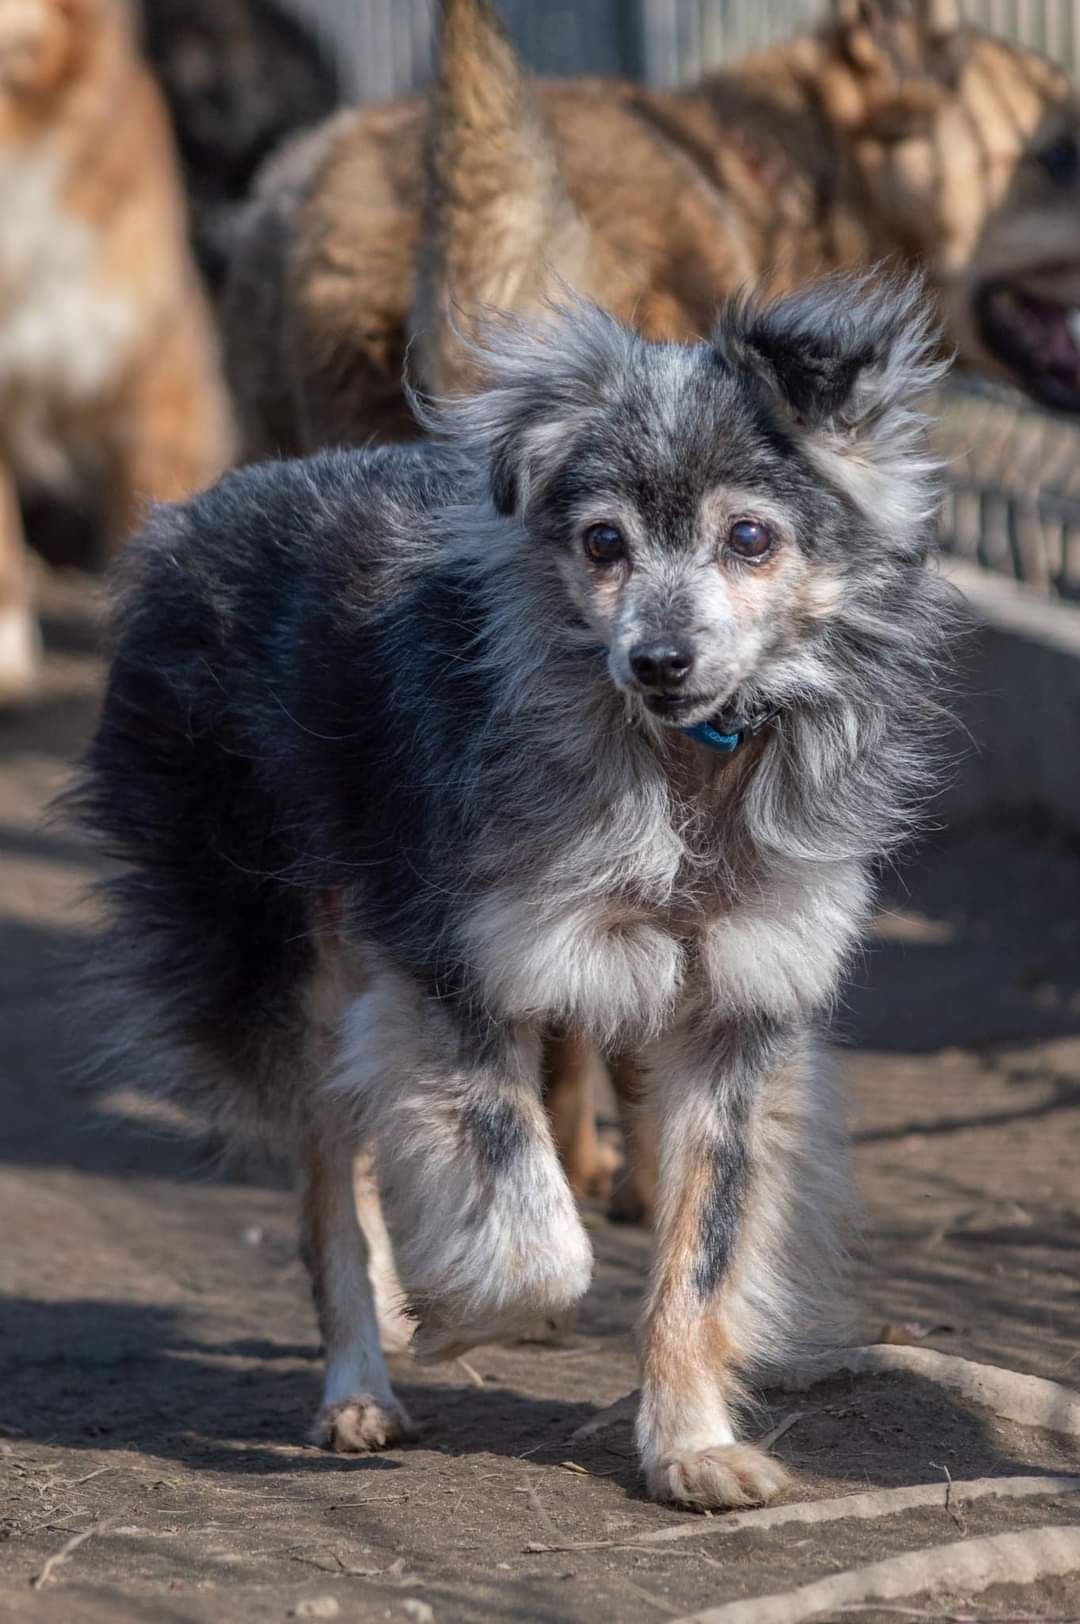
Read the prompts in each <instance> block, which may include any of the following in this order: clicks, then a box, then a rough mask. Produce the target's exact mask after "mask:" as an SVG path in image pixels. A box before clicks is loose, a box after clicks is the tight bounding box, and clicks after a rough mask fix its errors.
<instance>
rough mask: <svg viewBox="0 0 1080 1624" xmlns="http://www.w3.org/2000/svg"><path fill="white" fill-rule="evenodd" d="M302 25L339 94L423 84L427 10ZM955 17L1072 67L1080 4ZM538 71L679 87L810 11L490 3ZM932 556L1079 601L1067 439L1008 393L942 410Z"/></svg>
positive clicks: (1078, 537)
mask: <svg viewBox="0 0 1080 1624" xmlns="http://www.w3.org/2000/svg"><path fill="white" fill-rule="evenodd" d="M280 3H282V4H284V5H287V6H288V7H289V8H290V9H292V10H294V11H296V12H298V13H300V14H302V15H303V16H305V17H306V18H307V19H308V20H309V21H314V22H315V23H316V24H317V26H318V27H319V29H320V31H321V32H322V33H323V35H324V37H325V38H326V40H327V43H328V45H329V46H330V48H331V49H332V51H333V52H334V55H335V57H336V59H337V61H338V62H339V64H340V66H341V71H342V79H343V84H344V86H345V89H346V92H347V94H350V95H352V96H353V97H355V98H357V99H361V100H367V99H375V98H382V97H387V96H392V95H398V94H401V93H402V92H404V91H408V90H411V89H414V88H415V87H416V86H418V85H420V84H422V83H423V82H424V80H425V79H426V78H427V77H428V75H429V73H430V66H431V51H432V42H433V37H434V27H433V12H434V9H435V7H434V0H280ZM963 4H964V10H965V12H966V15H967V16H968V18H969V19H970V20H971V21H972V22H975V23H978V24H980V25H982V26H983V27H986V28H989V29H991V30H993V31H994V32H997V33H1001V34H1005V35H1008V36H1009V37H1011V38H1015V39H1019V40H1021V41H1023V43H1025V44H1028V45H1031V46H1033V47H1034V48H1036V49H1038V50H1041V51H1045V52H1046V53H1047V55H1049V56H1052V57H1054V58H1055V59H1056V60H1058V61H1059V62H1061V63H1062V65H1063V66H1065V67H1066V68H1068V69H1069V70H1070V71H1071V72H1072V73H1073V74H1074V75H1076V76H1080V74H1078V69H1080V0H963ZM499 9H500V11H501V13H502V15H503V17H504V19H505V21H506V23H507V26H508V28H509V29H510V31H511V33H512V35H513V37H514V38H515V40H516V41H517V44H518V46H519V49H520V50H521V51H522V54H523V55H524V57H525V59H526V60H527V61H528V62H529V63H530V64H531V66H532V67H533V69H534V70H535V71H536V72H538V73H547V74H556V75H558V74H572V73H601V74H624V75H627V76H631V77H635V78H642V79H645V80H647V81H648V82H650V83H654V84H676V83H680V82H684V81H687V80H692V79H693V78H695V77H696V76H697V75H699V74H702V73H704V72H707V71H708V69H710V68H713V67H716V66H718V65H720V64H722V63H724V62H727V61H730V60H732V59H733V58H735V57H737V56H739V55H740V54H742V53H744V52H746V51H748V50H751V49H755V48H758V47H760V46H763V45H768V44H770V43H772V42H773V41H776V40H780V39H785V38H788V37H789V36H791V35H792V34H794V33H796V32H798V31H799V30H805V29H806V28H808V27H810V26H812V25H813V23H814V22H815V21H816V20H817V19H818V18H819V16H820V15H821V14H822V12H823V10H824V0H499ZM941 442H942V450H943V454H944V456H945V459H946V464H947V468H948V474H949V483H948V495H947V500H946V503H945V508H944V513H943V520H942V526H943V537H944V540H945V542H946V545H947V546H949V547H950V548H952V549H953V550H954V551H957V552H959V553H962V554H963V555H964V556H965V557H967V558H969V559H971V560H972V561H974V562H978V563H981V564H984V565H986V566H988V567H990V568H993V569H997V570H1003V571H1005V572H1007V573H1009V574H1012V575H1015V576H1016V577H1018V578H1019V579H1022V580H1024V581H1027V582H1029V583H1030V584H1031V585H1033V586H1036V587H1038V588H1040V589H1042V590H1045V591H1049V592H1055V593H1058V594H1060V595H1062V596H1064V597H1066V598H1068V599H1072V600H1074V601H1077V602H1080V428H1077V427H1076V426H1074V424H1073V422H1072V421H1071V420H1070V419H1067V418H1064V417H1055V416H1053V415H1052V414H1050V413H1046V412H1041V411H1039V410H1037V409H1036V408H1035V407H1033V406H1031V405H1030V404H1029V403H1028V402H1027V401H1025V400H1024V399H1023V398H1022V397H1020V396H1019V395H1017V394H1016V393H1015V392H1012V391H1009V390H1005V389H994V388H993V387H991V386H989V385H982V384H979V383H978V382H977V381H975V380H959V381H958V382H957V383H956V385H955V386H953V387H952V388H950V389H949V391H948V392H947V394H946V397H945V399H944V400H943V402H942V429H941Z"/></svg>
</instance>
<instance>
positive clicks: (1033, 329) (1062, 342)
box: [1017, 297, 1080, 377]
mask: <svg viewBox="0 0 1080 1624" xmlns="http://www.w3.org/2000/svg"><path fill="white" fill-rule="evenodd" d="M1017 315H1018V319H1019V321H1020V325H1021V329H1022V331H1023V333H1024V336H1025V338H1026V339H1027V342H1028V344H1029V345H1030V347H1031V352H1032V356H1033V358H1034V360H1035V361H1036V362H1037V363H1038V365H1039V366H1040V367H1042V368H1043V369H1044V370H1045V371H1047V372H1058V373H1066V374H1068V375H1069V376H1071V377H1075V376H1076V375H1077V374H1078V373H1080V306H1075V305H1074V306H1072V307H1071V308H1069V307H1066V306H1065V305H1056V304H1050V303H1049V302H1047V301H1046V300H1043V299H1032V298H1030V297H1024V298H1023V300H1022V301H1020V302H1019V304H1018V309H1017Z"/></svg>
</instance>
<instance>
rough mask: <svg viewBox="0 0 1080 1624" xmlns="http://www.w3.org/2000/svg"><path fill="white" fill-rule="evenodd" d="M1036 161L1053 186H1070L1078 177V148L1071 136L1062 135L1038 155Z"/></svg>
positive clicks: (1079, 158) (1079, 154) (1079, 166)
mask: <svg viewBox="0 0 1080 1624" xmlns="http://www.w3.org/2000/svg"><path fill="white" fill-rule="evenodd" d="M1038 160H1039V162H1040V164H1041V165H1042V167H1043V168H1044V169H1045V170H1046V173H1047V174H1048V175H1049V176H1050V179H1051V180H1052V181H1053V182H1054V184H1055V186H1071V185H1072V184H1073V182H1074V181H1075V180H1076V179H1077V178H1078V177H1080V146H1077V144H1076V139H1075V137H1074V136H1071V135H1063V136H1062V137H1061V139H1060V140H1059V141H1055V142H1054V144H1053V145H1052V146H1049V147H1045V148H1044V149H1043V151H1042V152H1040V153H1039V154H1038Z"/></svg>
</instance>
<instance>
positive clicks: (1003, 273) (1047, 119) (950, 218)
mask: <svg viewBox="0 0 1080 1624" xmlns="http://www.w3.org/2000/svg"><path fill="white" fill-rule="evenodd" d="M836 12H837V26H836V29H835V32H834V33H833V35H832V36H831V40H832V46H831V49H832V51H833V52H834V53H835V58H836V61H837V62H840V63H842V64H843V67H842V71H839V72H836V71H834V72H833V73H832V75H831V76H830V75H828V74H826V75H824V76H823V77H824V85H823V90H824V94H825V95H826V98H827V99H829V98H831V105H832V111H833V116H834V117H835V118H836V120H837V122H838V123H839V124H841V126H845V125H846V126H847V128H848V131H849V139H850V144H851V151H852V154H853V156H854V159H855V162H856V164H857V165H858V167H859V170H860V172H861V184H862V186H863V188H864V190H865V193H866V196H867V198H868V200H869V203H870V207H871V211H872V213H873V214H875V215H877V216H878V217H880V218H881V219H882V220H883V222H885V225H886V229H887V233H888V235H889V236H891V237H892V238H893V240H895V241H897V242H898V243H900V244H901V245H906V246H907V247H908V248H909V249H910V252H911V253H912V255H913V256H915V257H917V258H918V259H920V260H921V262H922V263H923V264H924V265H925V266H926V268H927V272H928V274H929V278H930V280H931V282H932V283H933V285H934V287H935V289H936V291H937V293H938V296H939V299H940V303H941V310H942V316H943V320H944V325H945V328H946V331H947V333H948V337H949V339H950V341H951V342H952V343H953V344H954V345H955V346H956V348H957V350H958V352H959V354H960V355H961V356H962V358H963V359H964V360H965V361H967V362H969V363H970V364H971V365H973V366H976V367H978V368H980V369H981V370H985V371H989V372H991V373H996V374H998V375H999V376H1001V375H1004V376H1006V377H1007V378H1009V379H1010V380H1011V381H1013V382H1015V383H1018V384H1019V385H1020V386H1021V387H1022V388H1023V389H1025V390H1026V391H1027V393H1028V394H1030V395H1032V396H1033V397H1034V398H1035V399H1036V400H1039V401H1041V402H1043V403H1044V404H1047V405H1050V406H1055V407H1058V408H1062V409H1065V410H1069V411H1078V410H1080V105H1078V102H1077V97H1076V94H1075V92H1074V89H1073V87H1072V85H1071V84H1070V82H1069V80H1068V78H1067V77H1066V75H1065V74H1064V73H1062V72H1061V70H1060V69H1058V68H1056V67H1054V66H1053V65H1052V64H1051V63H1050V62H1048V61H1046V60H1045V59H1044V58H1042V57H1040V56H1038V55H1037V54H1036V53H1035V52H1033V51H1028V50H1025V49H1024V48H1023V47H1022V46H1019V45H1014V44H1012V43H1010V42H1008V41H1006V40H1002V39H996V38H993V37H992V36H989V35H984V34H980V33H978V32H976V31H974V30H968V29H965V28H963V27H962V26H961V24H960V20H959V16H958V14H957V12H956V8H955V7H953V6H951V5H943V4H941V3H940V0H837V5H836Z"/></svg>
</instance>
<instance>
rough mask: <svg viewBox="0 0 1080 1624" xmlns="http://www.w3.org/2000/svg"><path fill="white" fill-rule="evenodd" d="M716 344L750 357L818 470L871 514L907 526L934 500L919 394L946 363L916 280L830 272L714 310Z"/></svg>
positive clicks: (893, 526) (916, 523) (737, 360)
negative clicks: (764, 299) (765, 299)
mask: <svg viewBox="0 0 1080 1624" xmlns="http://www.w3.org/2000/svg"><path fill="white" fill-rule="evenodd" d="M714 342H715V344H716V348H717V350H718V352H719V354H720V355H721V357H722V359H724V360H725V361H726V362H727V363H728V364H729V365H735V366H744V367H749V368H750V369H751V370H752V371H753V372H754V373H755V375H756V376H757V379H758V381H759V384H760V387H761V388H762V390H763V392H764V393H765V395H766V397H767V398H768V400H769V402H770V404H771V406H772V407H773V409H774V410H776V409H778V410H779V411H780V412H781V413H782V414H783V415H784V416H785V417H786V418H787V419H788V421H789V422H791V423H792V424H793V425H794V426H795V427H796V428H797V429H798V430H799V431H800V432H801V433H803V434H804V435H805V437H806V445H807V449H808V450H809V452H810V453H811V455H812V456H813V457H814V459H815V461H816V462H817V463H818V465H819V467H820V468H821V470H822V472H823V473H824V474H825V475H826V476H827V477H828V478H829V479H831V480H832V481H833V482H834V483H838V484H840V485H842V486H843V488H844V489H845V490H846V491H847V493H848V495H850V496H851V497H852V498H853V499H854V500H855V501H856V502H857V503H858V504H859V506H860V507H861V508H862V509H863V510H864V512H865V513H866V514H867V517H868V518H870V519H872V520H881V521H883V522H884V524H885V527H886V528H887V529H888V530H890V531H891V533H893V534H895V535H898V536H904V535H905V534H910V535H914V534H915V533H916V532H918V531H920V530H922V529H923V528H924V527H925V524H926V520H927V518H928V517H929V516H930V515H931V514H932V513H933V511H934V509H935V507H936V501H937V478H936V475H937V465H936V463H935V462H934V461H933V460H932V459H931V458H930V457H929V456H928V455H927V452H926V447H925V438H926V419H925V417H924V416H923V414H922V412H921V411H920V410H919V409H918V401H919V398H920V397H921V396H923V395H925V394H926V393H927V391H928V390H930V389H931V388H932V387H933V386H934V385H935V384H937V383H939V382H940V381H941V379H942V377H943V376H944V375H945V373H946V371H947V370H948V365H949V363H948V360H947V359H946V358H943V356H942V352H941V343H940V338H939V336H938V333H937V330H936V328H935V326H934V322H933V319H932V316H931V312H930V309H929V306H928V304H927V301H926V299H925V291H924V286H923V283H922V280H921V279H920V278H918V277H910V278H906V279H902V278H898V277H879V278H877V279H872V277H871V276H870V275H868V274H863V275H859V276H851V275H841V276H832V277H828V278H826V279H825V280H823V281H821V282H818V283H815V284H813V285H812V286H810V287H808V288H802V289H800V290H799V291H798V292H797V293H794V294H792V295H790V296H789V297H787V298H783V299H778V300H776V301H775V302H773V303H770V304H766V305H761V306H758V307H757V308H755V307H754V305H753V303H752V302H743V304H742V305H741V307H740V306H738V305H736V306H733V307H729V309H728V310H727V311H726V312H725V313H724V314H723V316H722V317H721V321H720V325H719V328H718V331H717V334H716V336H715V339H714Z"/></svg>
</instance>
